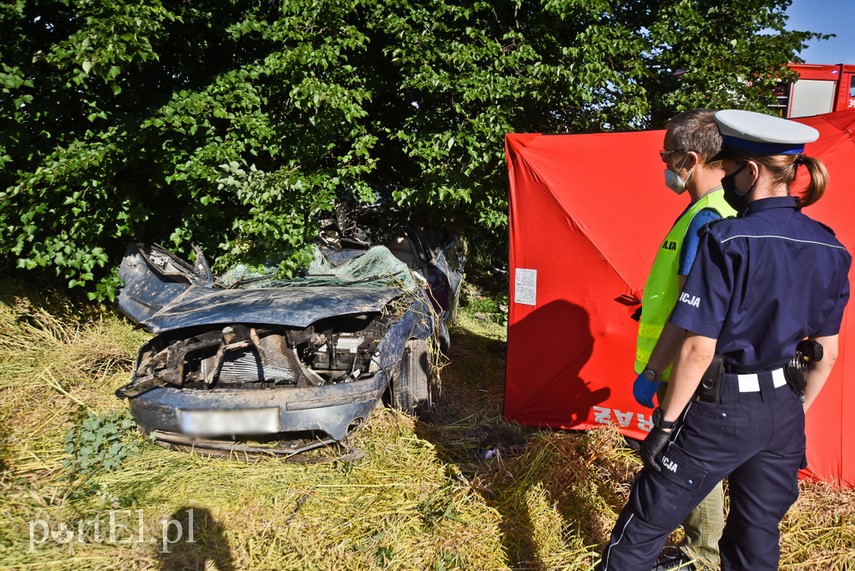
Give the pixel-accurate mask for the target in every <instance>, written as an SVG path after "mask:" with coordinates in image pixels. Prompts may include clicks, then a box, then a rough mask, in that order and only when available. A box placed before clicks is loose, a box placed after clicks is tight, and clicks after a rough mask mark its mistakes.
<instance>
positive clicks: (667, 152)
mask: <svg viewBox="0 0 855 571" xmlns="http://www.w3.org/2000/svg"><path fill="white" fill-rule="evenodd" d="M685 152H686V149H662V150H661V151H659V158H660V159H664V158H665V157H667V156H668V155H670V154H671V153H685Z"/></svg>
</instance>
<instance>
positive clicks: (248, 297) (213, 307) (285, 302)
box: [140, 286, 403, 333]
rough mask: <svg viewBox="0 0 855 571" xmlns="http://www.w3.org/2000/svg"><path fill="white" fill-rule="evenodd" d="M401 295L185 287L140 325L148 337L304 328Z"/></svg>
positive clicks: (363, 291)
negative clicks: (217, 328)
mask: <svg viewBox="0 0 855 571" xmlns="http://www.w3.org/2000/svg"><path fill="white" fill-rule="evenodd" d="M401 295H403V292H402V291H401V290H400V289H396V288H368V287H361V288H360V287H312V288H288V287H280V288H264V289H253V290H231V289H229V290H217V289H211V288H206V287H200V286H190V287H189V288H187V290H185V291H184V292H183V293H182V294H181V295H179V297H178V298H176V299H175V300H173V301H172V302H170V303H169V304H167V305H165V306H163V307H162V308H161V309H160V310H159V311H157V312H156V313H154V314H153V315H151V316H150V317H148V318H146V319H145V320H143V321H140V324H141V325H143V326H144V327H145V328H146V329H148V330H149V331H151V332H152V333H162V332H164V331H170V330H173V329H180V328H184V327H194V326H197V325H218V324H222V325H225V324H228V323H257V324H262V323H263V324H268V325H272V324H275V325H285V326H289V327H300V328H304V327H308V326H309V325H311V324H312V323H314V322H315V321H318V320H319V319H324V318H327V317H334V316H337V315H347V314H356V313H372V312H379V311H381V310H382V309H383V308H384V307H385V306H386V305H387V304H388V303H389V302H391V301H392V300H393V299H395V298H396V297H399V296H401Z"/></svg>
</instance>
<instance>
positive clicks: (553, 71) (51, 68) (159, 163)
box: [0, 0, 819, 298]
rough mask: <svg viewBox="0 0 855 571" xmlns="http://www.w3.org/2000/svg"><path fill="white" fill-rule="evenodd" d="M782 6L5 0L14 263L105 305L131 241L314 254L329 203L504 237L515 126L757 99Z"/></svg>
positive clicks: (1, 139)
mask: <svg viewBox="0 0 855 571" xmlns="http://www.w3.org/2000/svg"><path fill="white" fill-rule="evenodd" d="M788 5H789V0H624V1H622V2H618V1H612V0H541V1H534V0H516V1H508V0H497V1H493V2H479V1H464V0H454V1H445V0H420V1H407V0H338V1H331V0H315V1H312V2H306V1H303V2H300V1H296V0H285V1H283V2H273V1H271V0H223V1H220V2H207V3H204V2H203V3H200V2H188V1H186V0H13V1H11V2H6V3H4V4H2V6H0V85H2V89H3V94H4V97H3V98H0V106H2V109H1V110H0V111H2V115H0V121H2V135H0V189H3V191H2V194H0V199H2V200H0V256H2V257H5V258H6V259H7V260H9V261H10V262H13V263H14V264H15V265H17V266H18V267H21V268H37V267H44V268H52V269H53V271H55V272H56V274H57V275H58V276H59V277H61V278H62V279H64V280H66V281H67V283H68V285H69V286H72V287H73V286H83V287H86V288H88V290H89V291H90V294H91V296H92V297H101V298H103V297H104V296H109V295H112V291H113V288H114V287H115V285H116V284H117V283H118V280H117V277H116V273H115V267H116V264H117V263H118V261H119V259H120V256H121V252H122V251H123V248H124V245H125V243H126V242H127V241H128V240H129V239H131V238H138V239H141V240H146V241H158V242H161V243H168V244H171V245H172V246H173V247H175V248H177V249H179V250H183V251H185V252H187V251H189V245H190V243H191V242H195V243H198V244H200V245H201V246H203V248H205V250H206V251H207V252H208V253H209V254H210V255H211V256H212V257H213V258H216V259H219V260H220V263H221V264H225V263H228V262H230V261H233V260H235V259H238V258H241V259H260V257H262V256H264V255H265V254H268V253H270V252H277V253H284V254H285V256H286V258H285V260H284V261H283V265H282V268H283V270H284V271H288V270H289V269H293V268H294V267H296V266H298V265H299V264H301V263H302V262H303V261H305V259H306V246H307V244H308V243H310V242H311V240H312V239H313V237H314V236H315V235H316V233H317V232H318V220H319V216H320V215H322V214H324V213H329V212H331V211H332V209H333V208H334V205H335V203H336V200H337V199H342V198H355V199H357V200H359V201H362V202H370V201H372V200H375V199H376V198H377V197H378V196H381V197H384V198H386V199H391V200H392V201H393V202H394V206H395V208H396V210H397V211H398V212H397V214H396V216H401V217H406V216H409V215H412V214H417V215H418V216H419V217H420V218H423V219H425V220H427V221H437V220H442V221H451V222H452V223H453V224H454V225H455V226H457V228H458V229H459V231H460V232H461V233H463V234H464V235H466V236H468V237H469V240H470V243H472V244H473V245H476V246H479V247H480V248H481V249H482V250H483V251H484V252H486V253H487V257H486V258H485V259H489V257H490V256H492V257H493V258H499V259H500V258H503V257H504V254H505V252H506V251H507V250H506V246H505V245H503V244H506V242H505V235H506V225H507V219H506V212H507V196H506V194H507V181H506V174H505V168H506V167H505V162H504V147H503V139H504V135H505V133H507V132H512V131H517V132H522V131H528V132H547V133H566V132H573V133H577V132H596V131H609V130H627V129H642V128H652V127H656V128H658V127H661V126H662V124H663V122H664V120H665V119H666V118H667V117H668V116H670V115H672V114H673V113H675V112H677V111H680V110H683V109H687V108H691V107H694V106H698V105H706V106H714V107H724V106H739V107H743V108H751V109H763V108H764V106H765V104H766V103H767V102H768V100H769V98H770V97H771V90H770V89H769V86H770V85H772V83H773V82H774V78H776V77H778V76H780V75H781V73H782V70H783V68H784V66H785V64H786V63H787V62H788V61H789V60H793V59H794V57H795V53H796V52H797V51H798V50H799V49H800V48H801V47H803V46H804V44H805V42H806V41H807V40H809V39H810V38H812V37H819V36H818V35H817V34H811V33H808V32H788V31H784V24H785V21H786V16H785V12H784V11H785V9H786V7H787V6H788Z"/></svg>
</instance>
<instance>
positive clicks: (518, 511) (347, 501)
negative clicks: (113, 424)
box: [0, 282, 855, 571]
mask: <svg viewBox="0 0 855 571" xmlns="http://www.w3.org/2000/svg"><path fill="white" fill-rule="evenodd" d="M0 334H2V335H0V569H38V570H41V569H69V570H72V569H73V570H81V569H200V570H201V569H208V570H211V569H219V570H221V571H222V570H227V569H271V570H273V569H319V570H326V569H329V570H339V569H343V570H349V569H353V570H363V569H365V570H372V569H395V570H398V569H401V570H410V569H412V570H425V569H433V570H436V571H441V570H452V569H468V570H478V571H480V570H492V569H535V570H552V569H567V570H571V569H572V570H576V569H580V570H585V569H590V568H591V567H592V566H593V564H594V563H595V562H596V561H597V558H598V552H599V549H600V547H601V545H602V542H603V541H604V540H605V538H606V536H607V534H608V532H609V530H610V527H611V525H612V523H613V521H614V519H615V517H616V511H617V510H618V509H619V508H620V507H621V506H622V505H623V502H624V501H625V498H626V495H627V493H628V489H629V485H630V482H631V479H632V477H633V474H634V473H635V471H636V470H637V469H638V467H639V465H640V464H639V461H638V459H637V458H636V456H635V455H634V454H633V453H631V452H630V451H629V450H628V449H626V448H624V447H623V441H622V439H621V438H620V436H619V435H618V434H617V433H616V432H615V431H612V430H601V431H595V432H587V433H571V432H554V431H538V430H534V429H530V428H525V427H520V426H517V425H513V424H510V423H507V422H505V421H503V420H502V418H501V403H502V394H503V383H504V354H505V352H504V327H503V326H502V325H499V324H496V323H495V322H492V321H490V320H489V319H475V318H472V317H469V316H467V315H466V314H465V313H463V314H462V315H461V318H460V322H459V325H458V328H457V330H456V331H454V332H453V339H454V345H453V347H452V350H451V353H450V355H449V358H450V363H449V364H448V365H447V366H446V367H445V368H444V369H443V385H442V386H443V389H444V390H443V394H442V395H441V396H440V397H439V398H438V399H437V401H438V405H439V406H438V408H437V410H436V412H435V413H434V415H433V417H432V418H431V419H430V421H429V422H419V421H415V420H413V419H412V418H409V417H407V416H404V415H401V414H399V413H396V412H394V411H391V410H387V409H378V410H376V411H375V413H374V414H373V415H372V417H371V418H370V419H369V421H368V422H367V423H366V424H365V426H364V427H363V428H361V429H360V430H358V431H357V432H355V433H354V434H353V435H352V436H351V439H350V445H351V446H353V447H355V448H357V449H359V450H361V451H363V452H365V457H364V458H363V459H361V460H359V461H352V462H344V461H330V462H325V463H317V464H310V465H304V464H297V463H287V462H282V461H280V460H275V459H271V460H263V461H259V462H255V463H244V462H240V461H237V460H229V459H213V458H205V457H200V456H196V455H194V454H187V453H179V452H173V451H169V450H165V449H163V448H160V447H157V446H155V445H153V444H151V443H148V442H145V441H142V442H141V443H140V446H139V449H140V452H139V453H138V454H136V455H135V456H133V457H131V458H130V459H129V460H127V461H126V462H125V463H124V464H123V465H122V467H121V468H120V469H119V470H116V471H112V472H96V473H94V474H92V475H90V476H87V477H77V478H74V479H69V478H68V471H67V470H66V469H65V468H64V467H63V460H64V459H67V458H68V455H67V454H66V452H65V450H64V444H63V438H64V435H65V433H66V432H67V431H68V429H69V428H70V427H71V426H72V423H73V422H74V419H75V418H76V417H77V413H78V411H79V410H81V409H82V410H90V411H93V412H94V413H97V414H107V413H110V412H113V411H116V410H120V409H122V408H123V407H126V406H127V405H126V404H125V403H123V402H121V401H119V400H117V399H116V398H115V397H114V396H113V391H114V390H115V389H116V388H117V387H118V386H120V385H122V384H124V383H125V382H126V381H127V378H128V375H129V372H130V367H131V363H132V360H133V358H134V355H135V352H136V349H137V347H138V346H139V345H140V344H141V343H142V342H143V340H144V339H146V338H147V335H145V334H144V333H141V332H140V331H138V330H136V329H134V328H133V327H131V326H129V325H128V324H127V323H125V322H124V321H122V320H120V319H118V318H117V317H115V316H113V315H112V314H111V313H110V312H107V311H101V312H91V311H90V312H83V311H79V310H76V309H75V308H73V307H71V306H70V305H69V304H67V303H65V302H63V301H62V298H61V297H60V296H50V295H44V296H38V295H35V294H34V293H33V292H32V291H24V290H21V289H20V288H19V286H18V285H17V284H14V283H9V282H5V283H0ZM188 510H192V511H188ZM191 513H192V517H193V521H192V525H191V522H190V521H189V517H190V514H191ZM853 513H855V493H853V491H852V490H837V489H834V488H830V487H827V486H822V485H818V484H812V483H803V484H802V496H801V498H800V499H799V501H798V503H797V504H796V505H795V506H794V507H793V509H792V510H791V511H790V513H789V514H788V515H787V517H786V519H785V521H784V523H783V531H784V535H783V541H782V543H783V548H782V551H783V554H782V561H781V568H782V569H788V570H797V569H809V568H810V569H823V570H825V569H846V568H847V566H848V567H855V555H853V553H855V523H853ZM111 515H112V516H113V517H114V519H115V521H116V525H115V526H114V528H115V529H116V530H117V534H116V537H115V538H114V539H115V540H113V541H111V540H110V538H109V537H108V534H107V529H104V528H108V527H109V518H110V516H111ZM96 520H98V521H100V525H101V526H102V529H101V535H100V536H99V537H100V541H97V540H96V539H97V537H96V535H95V531H94V529H93V526H94V523H93V522H95V521H96ZM39 521H44V522H45V524H46V525H47V526H48V528H49V529H50V530H52V531H53V532H54V533H55V537H51V538H45V540H44V541H43V542H41V541H40V540H41V539H42V538H43V537H44V534H43V528H42V524H41V523H36V522H39ZM61 524H66V525H69V526H71V529H72V530H73V531H74V532H76V534H79V536H78V535H76V534H75V535H74V537H73V539H72V540H71V541H70V542H68V543H66V544H62V543H60V541H61V540H62V539H63V538H64V537H66V536H64V535H63V533H62V531H63V530H62V528H61V527H60V525H61ZM179 524H180V525H181V527H182V533H183V535H182V536H181V537H182V539H183V540H182V541H176V542H174V543H172V544H167V547H168V551H166V550H164V549H163V546H164V543H163V534H164V530H165V531H166V532H168V535H167V538H168V539H169V540H173V539H177V538H178V533H177V532H178V525H179ZM31 525H32V526H34V527H33V528H32V533H31ZM191 528H192V530H193V533H194V537H193V539H194V542H193V543H190V542H188V541H184V540H186V539H189V538H188V536H187V533H188V530H189V529H191ZM80 530H82V531H80ZM31 535H32V537H33V539H34V542H33V543H34V544H33V545H32V549H30V538H31ZM81 538H82V539H81ZM79 539H80V540H79ZM139 539H143V541H139ZM78 540H79V541H78Z"/></svg>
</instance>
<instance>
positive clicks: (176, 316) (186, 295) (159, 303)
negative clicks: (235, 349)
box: [116, 244, 406, 333]
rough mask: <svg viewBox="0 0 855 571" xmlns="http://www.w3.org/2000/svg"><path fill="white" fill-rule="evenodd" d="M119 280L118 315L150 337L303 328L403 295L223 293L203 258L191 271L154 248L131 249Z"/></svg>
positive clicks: (383, 291) (331, 288)
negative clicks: (185, 331)
mask: <svg viewBox="0 0 855 571" xmlns="http://www.w3.org/2000/svg"><path fill="white" fill-rule="evenodd" d="M119 275H120V277H121V278H122V280H123V281H124V286H123V287H122V288H121V289H120V290H119V295H118V296H117V299H116V302H117V305H118V308H119V310H120V311H121V312H122V313H124V314H125V315H126V316H127V317H129V318H130V319H132V320H133V321H135V322H137V323H139V324H140V325H142V326H143V327H145V328H146V329H147V330H149V331H151V332H152V333H163V332H165V331H171V330H174V329H181V328H185V327H195V326H198V325H224V324H228V323H253V324H266V325H284V326H288V327H299V328H304V327H308V326H309V325H311V324H312V323H314V322H315V321H318V320H320V319H325V318H328V317H334V316H337V315H349V314H358V313H372V312H379V311H382V310H383V308H384V307H385V306H386V305H387V304H388V303H389V302H391V301H392V300H393V299H395V298H396V297H399V296H403V295H406V293H405V290H403V289H402V288H399V287H378V286H376V285H375V286H372V287H367V286H359V285H318V286H310V287H309V286H303V287H295V286H289V285H285V286H278V287H260V288H256V289H253V288H249V289H227V288H226V289H224V288H222V287H218V286H217V285H215V284H214V280H213V276H212V275H211V273H210V270H209V269H208V267H207V262H206V261H205V260H204V256H202V255H201V253H198V259H197V263H196V264H195V266H194V265H191V264H189V263H187V262H186V261H184V260H181V259H180V258H177V257H176V256H174V255H173V254H171V253H170V252H168V251H167V250H164V249H163V248H161V247H159V246H156V245H155V246H143V245H139V244H134V245H130V246H129V248H128V250H127V252H126V253H125V257H124V260H123V261H122V265H121V266H120V268H119Z"/></svg>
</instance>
